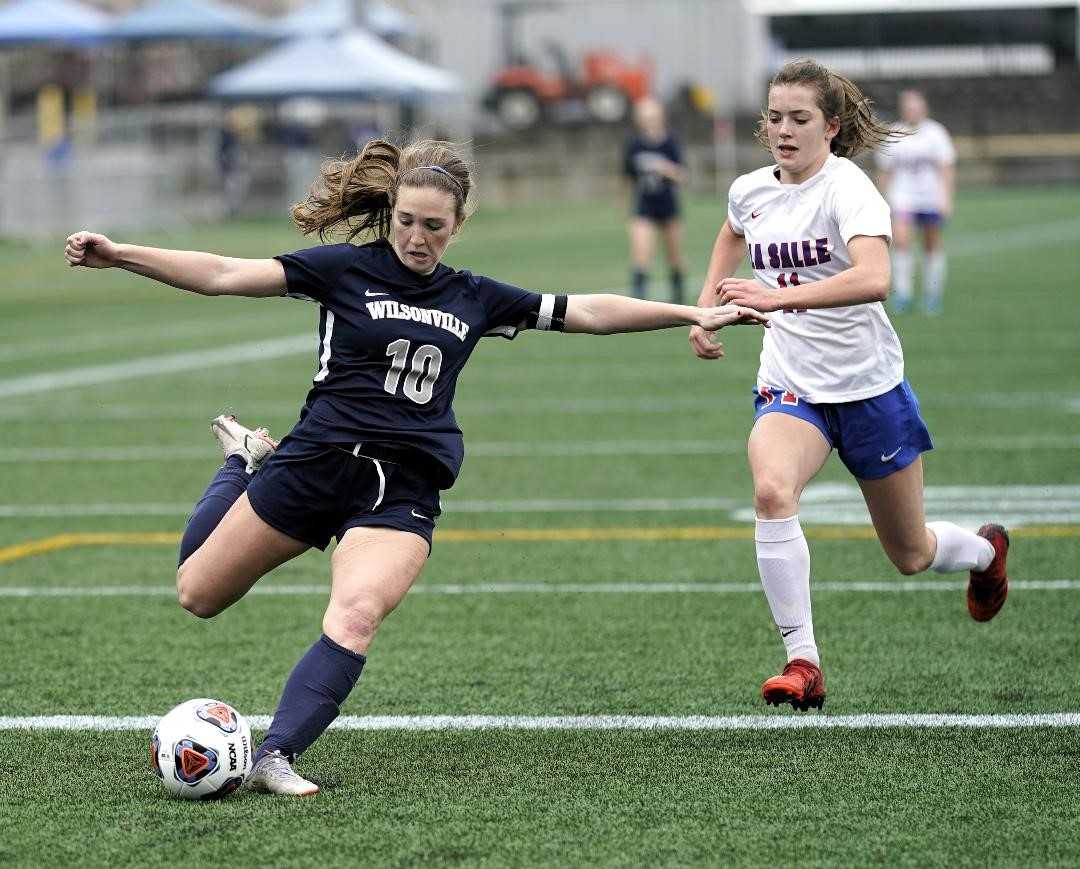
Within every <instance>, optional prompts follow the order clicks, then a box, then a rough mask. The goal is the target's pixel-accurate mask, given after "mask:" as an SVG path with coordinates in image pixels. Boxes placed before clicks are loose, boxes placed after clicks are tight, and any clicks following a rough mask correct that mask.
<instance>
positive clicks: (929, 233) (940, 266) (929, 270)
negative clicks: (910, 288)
mask: <svg viewBox="0 0 1080 869" xmlns="http://www.w3.org/2000/svg"><path fill="white" fill-rule="evenodd" d="M941 235H942V228H941V226H940V224H927V225H926V226H924V227H923V228H922V242H923V307H924V308H925V309H926V313H928V314H940V313H941V310H942V299H943V297H944V295H945V277H946V270H947V264H946V260H945V251H944V249H943V248H942V244H941Z"/></svg>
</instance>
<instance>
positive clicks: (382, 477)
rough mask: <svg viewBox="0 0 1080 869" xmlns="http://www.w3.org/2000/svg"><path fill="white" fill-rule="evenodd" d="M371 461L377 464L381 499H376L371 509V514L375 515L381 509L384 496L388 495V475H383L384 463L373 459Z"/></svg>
mask: <svg viewBox="0 0 1080 869" xmlns="http://www.w3.org/2000/svg"><path fill="white" fill-rule="evenodd" d="M371 461H373V462H374V463H375V470H376V471H378V472H379V497H378V498H376V499H375V504H374V505H373V506H372V508H371V512H372V513H374V512H375V511H376V510H378V509H379V505H380V504H381V503H382V499H383V496H385V495H386V474H384V473H383V469H382V462H380V461H379V460H378V459H372V460H371Z"/></svg>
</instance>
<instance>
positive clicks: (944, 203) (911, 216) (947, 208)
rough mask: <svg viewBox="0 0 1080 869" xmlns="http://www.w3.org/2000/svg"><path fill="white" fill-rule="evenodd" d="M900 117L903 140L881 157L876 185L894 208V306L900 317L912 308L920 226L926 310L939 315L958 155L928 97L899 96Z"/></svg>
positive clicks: (915, 93) (883, 151) (888, 147)
mask: <svg viewBox="0 0 1080 869" xmlns="http://www.w3.org/2000/svg"><path fill="white" fill-rule="evenodd" d="M900 118H901V120H902V121H903V123H902V125H901V126H900V127H899V131H900V132H901V133H903V135H902V136H901V137H900V138H899V139H897V140H896V141H893V142H890V143H889V144H887V145H886V146H885V147H884V148H882V149H881V150H880V151H879V152H878V155H877V162H878V168H879V170H880V175H879V179H878V184H879V186H880V187H881V189H882V190H884V191H886V194H885V195H886V196H887V197H888V200H889V205H891V206H892V220H893V251H892V268H893V302H892V306H893V310H895V311H897V312H905V311H908V310H910V309H911V304H912V296H913V277H914V270H915V269H914V258H913V254H912V246H913V245H912V242H913V236H914V235H915V229H916V227H917V228H918V230H919V233H920V234H921V236H922V248H923V263H922V282H923V307H924V309H925V310H926V312H927V313H929V314H938V313H940V312H941V299H942V296H943V295H944V292H945V268H946V266H945V251H944V249H943V248H942V239H941V230H942V227H943V226H944V224H945V221H946V220H948V219H949V217H950V216H951V215H952V210H953V194H954V191H955V188H956V173H955V165H956V150H955V149H954V148H953V143H952V139H951V138H950V137H949V133H948V131H947V130H946V129H945V128H944V127H943V126H942V125H941V124H939V123H938V122H937V121H935V120H932V119H931V118H930V117H929V110H928V109H927V105H926V98H925V97H924V96H923V95H922V94H921V93H919V92H918V91H911V90H909V91H903V92H901V94H900Z"/></svg>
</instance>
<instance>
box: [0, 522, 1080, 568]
mask: <svg viewBox="0 0 1080 869" xmlns="http://www.w3.org/2000/svg"><path fill="white" fill-rule="evenodd" d="M1009 533H1010V534H1011V535H1012V536H1013V537H1021V538H1031V539H1052V538H1065V537H1080V525H1032V526H1029V527H1026V528H1017V529H1015V530H1013V531H1010V532H1009ZM753 536H754V529H753V528H752V527H750V526H748V525H747V526H718V525H699V526H690V527H684V528H678V527H673V528H481V529H450V530H445V531H436V532H435V539H436V540H437V541H438V542H440V543H498V542H506V543H513V542H516V543H528V542H551V543H559V542H573V541H585V542H594V543H595V542H602V541H614V540H631V541H634V540H655V541H672V540H752V539H753ZM806 536H807V537H809V538H810V539H811V540H873V539H874V529H873V528H871V527H869V526H865V525H863V526H859V525H855V526H843V525H821V526H817V527H810V528H807V529H806ZM179 542H180V535H179V534H176V533H174V532H171V531H162V532H158V531H152V532H134V533H129V534H118V533H109V532H104V533H87V534H57V535H55V536H53V537H43V538H41V539H39V540H27V541H24V542H23V543H16V544H14V545H13V546H5V547H2V548H0V564H8V563H10V562H12V561H18V560H19V559H22V558H30V557H32V556H34V555H44V554H45V553H47V552H57V551H59V550H62V549H71V548H72V547H75V546H159V545H168V546H175V545H176V544H178V543H179Z"/></svg>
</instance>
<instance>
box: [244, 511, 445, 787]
mask: <svg viewBox="0 0 1080 869" xmlns="http://www.w3.org/2000/svg"><path fill="white" fill-rule="evenodd" d="M427 557H428V544H427V541H426V540H424V538H423V537H420V536H419V535H416V534H412V533H411V532H408V531H399V530H396V529H392V528H351V529H349V530H348V531H346V532H345V536H344V537H343V538H342V541H341V543H339V544H338V546H337V548H336V549H335V550H334V555H333V557H332V559H331V565H330V569H331V577H332V580H331V590H330V604H329V606H327V608H326V613H325V615H324V616H323V636H322V637H321V638H320V639H319V641H318V642H317V643H316V644H315V645H314V646H313V647H312V648H311V649H310V650H309V651H308V654H307V655H305V656H304V658H303V659H302V660H301V661H300V663H299V664H297V666H296V669H294V670H293V673H292V675H290V677H289V681H288V682H287V683H286V685H285V691H284V693H283V695H282V698H281V702H280V703H279V705H278V709H277V712H275V713H274V720H273V721H272V722H271V724H270V730H269V731H268V732H267V734H266V740H265V741H264V743H263V745H262V746H260V748H259V751H258V753H257V754H256V761H255V766H254V767H253V769H252V773H251V778H250V779H249V787H251V788H253V789H254V790H257V791H263V792H266V793H273V794H282V795H289V796H310V795H311V794H314V793H316V792H317V791H318V789H319V788H318V785H317V784H315V783H314V782H312V781H309V780H308V779H306V778H304V777H303V776H301V775H300V774H299V773H298V772H296V770H294V769H293V767H292V763H291V761H293V760H295V758H296V757H297V756H298V755H300V753H301V752H303V751H304V750H305V749H306V748H307V747H308V746H309V745H310V744H311V743H312V742H314V741H315V739H317V738H318V737H319V735H320V734H322V732H323V731H324V730H325V729H326V728H327V727H329V726H330V724H331V722H332V721H333V720H334V718H336V717H337V715H338V711H339V709H340V707H341V704H342V703H343V702H344V701H345V699H346V697H348V695H349V693H350V692H351V691H352V689H353V687H354V686H355V684H356V682H357V680H358V679H359V678H360V673H361V672H362V670H363V667H364V664H365V663H366V661H367V650H368V647H369V645H370V644H371V641H372V639H373V638H374V636H375V632H376V631H377V630H378V628H379V625H380V624H382V621H383V619H385V618H386V617H387V616H388V615H389V614H390V613H391V612H393V610H394V609H395V607H397V605H398V604H399V603H401V601H402V599H403V598H404V597H405V594H406V593H407V592H408V590H409V589H410V588H411V587H412V584H413V582H415V581H416V577H417V576H419V574H420V570H421V569H422V568H423V566H424V563H425V562H426V561H427Z"/></svg>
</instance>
